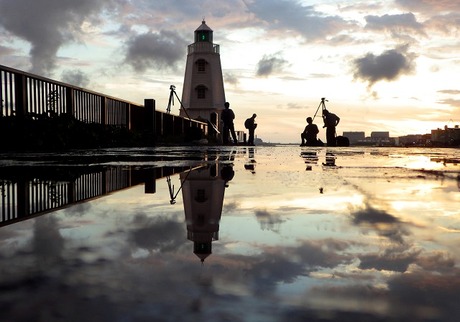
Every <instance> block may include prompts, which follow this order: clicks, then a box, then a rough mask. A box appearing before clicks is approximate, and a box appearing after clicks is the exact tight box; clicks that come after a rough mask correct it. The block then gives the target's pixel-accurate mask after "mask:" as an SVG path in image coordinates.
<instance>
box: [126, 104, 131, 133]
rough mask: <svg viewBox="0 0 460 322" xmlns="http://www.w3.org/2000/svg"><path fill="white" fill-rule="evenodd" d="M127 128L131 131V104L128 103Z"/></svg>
mask: <svg viewBox="0 0 460 322" xmlns="http://www.w3.org/2000/svg"><path fill="white" fill-rule="evenodd" d="M125 113H126V128H127V129H128V130H131V104H130V103H127V104H126V111H125Z"/></svg>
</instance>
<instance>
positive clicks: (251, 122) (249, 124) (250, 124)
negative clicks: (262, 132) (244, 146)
mask: <svg viewBox="0 0 460 322" xmlns="http://www.w3.org/2000/svg"><path fill="white" fill-rule="evenodd" d="M256 117H257V115H256V114H252V117H250V118H248V119H246V121H244V127H245V128H247V129H248V131H249V137H248V144H249V145H254V131H255V130H256V127H257V124H256V123H255V119H256Z"/></svg>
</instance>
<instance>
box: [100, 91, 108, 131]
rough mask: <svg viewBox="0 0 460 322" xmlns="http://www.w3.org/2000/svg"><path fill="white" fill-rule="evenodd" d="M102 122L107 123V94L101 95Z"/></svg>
mask: <svg viewBox="0 0 460 322" xmlns="http://www.w3.org/2000/svg"><path fill="white" fill-rule="evenodd" d="M100 112H101V124H102V125H105V124H106V114H107V98H106V97H105V96H101V107H100Z"/></svg>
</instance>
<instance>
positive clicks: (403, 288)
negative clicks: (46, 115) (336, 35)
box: [0, 146, 460, 322]
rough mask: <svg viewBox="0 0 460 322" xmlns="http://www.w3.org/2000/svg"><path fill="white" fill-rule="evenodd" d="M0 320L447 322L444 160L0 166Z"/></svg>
mask: <svg viewBox="0 0 460 322" xmlns="http://www.w3.org/2000/svg"><path fill="white" fill-rule="evenodd" d="M0 192H1V203H0V206H1V208H0V211H1V216H0V321H123V322H124V321H290V322H296V321H459V320H460V307H459V305H458V301H459V298H460V248H459V245H460V207H459V205H460V150H459V149H417V148H362V147H353V148H352V147H350V148H325V147H324V148H306V147H298V146H277V147H255V148H248V147H225V148H205V147H202V148H194V147H185V148H184V147H172V148H156V149H142V150H138V149H137V150H134V149H133V150H131V149H116V150H100V151H91V153H90V152H85V153H82V152H75V153H72V154H34V155H19V156H18V155H8V154H0Z"/></svg>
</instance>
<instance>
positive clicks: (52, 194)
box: [0, 166, 190, 227]
mask: <svg viewBox="0 0 460 322" xmlns="http://www.w3.org/2000/svg"><path fill="white" fill-rule="evenodd" d="M188 169H190V167H186V166H183V167H162V168H139V167H134V166H123V167H122V166H93V167H88V166H86V167H81V166H80V167H79V166H73V167H35V166H34V167H3V168H0V195H1V197H0V227H1V226H5V225H9V224H12V223H15V222H18V221H21V220H25V219H29V218H32V217H35V216H38V215H42V214H45V213H47V212H50V211H53V210H57V209H60V208H63V207H67V206H70V205H72V204H74V203H78V202H82V201H86V200H89V199H93V198H97V197H101V196H104V195H106V194H108V193H111V192H114V191H118V190H122V189H125V188H129V187H132V186H135V185H138V184H141V183H145V191H146V193H154V192H155V190H156V185H155V180H156V179H160V178H164V177H166V176H169V175H172V174H175V173H180V172H183V171H186V170H188Z"/></svg>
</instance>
